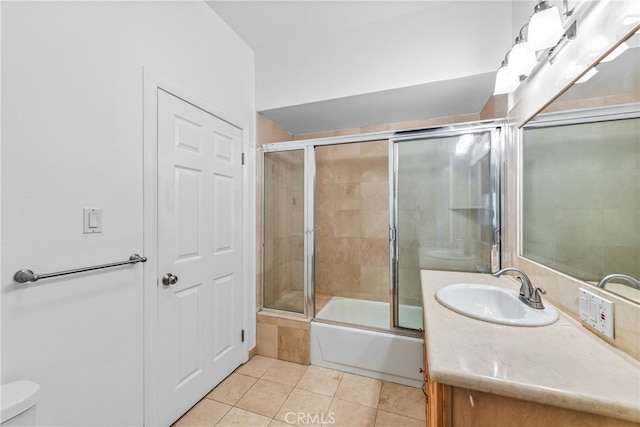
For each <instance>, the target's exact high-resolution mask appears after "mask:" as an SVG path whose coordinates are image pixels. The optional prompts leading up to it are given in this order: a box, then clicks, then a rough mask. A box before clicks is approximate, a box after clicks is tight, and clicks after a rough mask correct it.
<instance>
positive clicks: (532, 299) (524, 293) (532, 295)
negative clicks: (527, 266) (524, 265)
mask: <svg viewBox="0 0 640 427" xmlns="http://www.w3.org/2000/svg"><path fill="white" fill-rule="evenodd" d="M508 271H513V272H516V273H518V274H519V275H518V276H517V279H518V280H520V282H521V283H522V286H520V301H522V302H523V303H525V304H526V305H528V306H529V307H531V308H536V309H539V310H541V309H543V308H544V304H542V298H540V294H542V295H545V294H546V293H547V291H545V290H544V289H542V288H534V287H533V286H532V285H531V280H529V276H527V274H526V273H525V272H524V271H522V270H520V269H518V268H513V267H507V268H503V269H502V270H500V271H496V272H495V273H491V275H492V276H494V277H500V276H502V275H503V274H504V273H506V272H508Z"/></svg>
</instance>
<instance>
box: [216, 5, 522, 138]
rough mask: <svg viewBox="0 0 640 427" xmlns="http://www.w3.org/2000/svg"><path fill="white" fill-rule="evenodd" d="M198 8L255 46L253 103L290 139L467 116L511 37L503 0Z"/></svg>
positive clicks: (479, 103) (487, 92)
mask: <svg viewBox="0 0 640 427" xmlns="http://www.w3.org/2000/svg"><path fill="white" fill-rule="evenodd" d="M524 3H526V7H525V8H522V10H527V11H528V10H529V9H532V7H530V5H529V3H533V4H535V2H534V1H533V0H532V1H525V2H524ZM207 4H208V5H209V6H210V7H211V8H212V9H213V10H214V11H215V12H216V14H217V15H218V16H220V18H221V19H222V20H224V21H225V22H226V23H227V25H229V26H230V27H231V28H232V29H233V30H234V32H236V33H237V34H238V35H239V36H240V37H241V38H242V39H243V40H244V41H245V43H246V44H247V45H248V46H249V47H250V48H251V49H252V50H253V51H254V52H255V55H256V108H257V109H258V111H259V112H261V113H262V114H263V115H265V116H266V117H268V118H269V119H271V120H272V121H274V122H275V123H277V124H278V125H280V126H281V127H283V128H284V129H286V130H287V131H288V132H289V133H291V134H294V135H299V134H305V133H314V132H321V131H328V130H336V129H346V128H358V127H364V126H371V125H376V124H385V123H394V122H403V121H412V120H418V119H425V118H435V117H447V116H454V115H464V114H470V113H476V112H478V111H480V110H481V109H482V107H483V106H484V104H485V103H486V101H487V100H488V99H489V97H490V96H491V94H492V92H493V84H494V78H495V72H496V71H497V69H498V67H499V65H500V62H501V60H502V58H503V57H504V54H505V53H506V51H507V50H508V49H509V47H510V45H511V43H512V40H511V35H512V33H513V29H512V20H513V16H514V12H513V8H512V6H513V2H511V1H477V0H476V1H469V0H467V1H457V0H446V1H426V0H419V1H416V0H414V1H334V0H325V1H266V0H263V1H243V0H235V1H217V0H214V1H208V2H207ZM485 11H486V16H485V18H486V19H485V20H482V19H478V18H482V16H478V13H479V12H480V13H484V12H485ZM452 17H453V19H452ZM492 19H493V21H492ZM524 19H526V17H525V18H524ZM524 19H523V21H524ZM480 21H482V22H480ZM498 27H499V28H498ZM387 41H388V43H387ZM367 43H368V44H367ZM340 46H343V47H342V48H341V47H340ZM455 52H458V53H459V56H460V58H458V57H456V53H455ZM399 58H400V59H399ZM465 61H466V62H465ZM398 62H401V64H397V65H396V64H393V63H398ZM390 63H391V64H390ZM476 64H477V65H476Z"/></svg>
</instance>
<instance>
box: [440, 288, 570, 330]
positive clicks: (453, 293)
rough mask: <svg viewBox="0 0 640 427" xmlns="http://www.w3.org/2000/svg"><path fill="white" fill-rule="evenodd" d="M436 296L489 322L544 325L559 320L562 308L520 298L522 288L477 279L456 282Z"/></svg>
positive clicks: (463, 311) (472, 315)
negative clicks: (533, 305)
mask: <svg viewBox="0 0 640 427" xmlns="http://www.w3.org/2000/svg"><path fill="white" fill-rule="evenodd" d="M436 300H437V301H438V302H439V303H440V304H442V305H444V306H445V307H447V308H448V309H450V310H453V311H455V312H456V313H459V314H463V315H465V316H469V317H473V318H474V319H479V320H483V321H485V322H491V323H499V324H502V325H512V326H544V325H550V324H551V323H553V322H555V321H556V320H558V311H557V310H556V309H555V308H553V307H551V306H550V305H549V304H546V306H545V308H544V309H541V310H538V309H535V308H531V307H529V306H527V305H526V304H524V303H523V302H522V301H520V300H519V299H518V292H517V291H514V290H510V289H504V288H498V287H496V286H489V285H481V284H477V283H456V284H453V285H447V286H444V287H442V288H440V289H438V291H437V292H436Z"/></svg>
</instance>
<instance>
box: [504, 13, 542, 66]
mask: <svg viewBox="0 0 640 427" xmlns="http://www.w3.org/2000/svg"><path fill="white" fill-rule="evenodd" d="M527 25H528V24H525V25H524V26H523V27H522V28H520V34H518V37H516V42H515V44H514V45H513V47H512V48H511V54H510V55H509V66H510V67H511V70H512V72H513V73H514V74H515V75H516V76H528V75H529V74H530V73H531V70H533V67H535V66H536V64H537V63H538V60H537V59H536V53H535V52H534V51H533V49H532V48H531V45H530V44H529V43H528V42H527V39H526V38H525V37H524V36H523V35H522V30H524V28H525V27H526V26H527Z"/></svg>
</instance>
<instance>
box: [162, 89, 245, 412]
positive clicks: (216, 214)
mask: <svg viewBox="0 0 640 427" xmlns="http://www.w3.org/2000/svg"><path fill="white" fill-rule="evenodd" d="M241 153H242V132H241V130H240V129H238V128H236V127H234V126H232V125H230V124H229V123H227V122H225V121H223V120H220V119H219V118H217V117H215V116H213V115H212V114H209V113H208V112H206V111H204V110H202V109H200V108H198V107H196V106H194V105H192V104H189V103H187V102H185V101H183V100H181V99H180V98H177V97H175V96H173V95H171V94H169V93H167V92H165V91H163V90H160V89H159V90H158V287H157V292H158V311H157V312H158V333H159V336H158V350H159V355H158V361H159V364H158V369H157V370H156V372H158V373H159V375H160V378H156V380H157V384H158V386H159V388H160V389H159V390H158V391H157V392H158V395H159V402H158V403H159V405H158V415H159V418H158V420H159V422H160V424H161V425H169V424H171V423H172V422H174V421H175V420H176V419H177V418H178V417H180V416H181V415H182V414H183V413H184V412H186V411H187V410H188V409H189V408H190V407H191V406H193V405H194V404H195V403H197V401H198V400H199V399H200V398H202V397H203V396H204V395H205V394H207V393H208V392H209V391H210V390H211V389H212V388H213V387H215V386H216V385H217V384H218V383H219V382H220V381H222V380H223V379H224V378H225V377H226V376H227V375H229V374H230V373H231V372H232V371H233V370H234V369H235V368H236V367H238V366H239V365H240V363H241V362H242V344H241V334H242V330H241V329H242V292H241V283H242V282H241V201H242V197H241V196H242V194H241V193H242V165H241V155H242V154H241ZM163 282H164V283H163Z"/></svg>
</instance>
